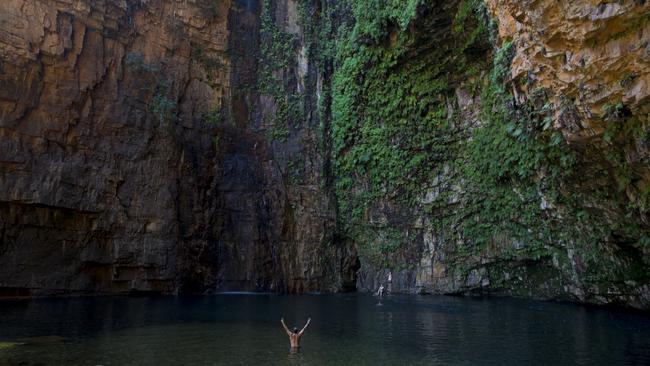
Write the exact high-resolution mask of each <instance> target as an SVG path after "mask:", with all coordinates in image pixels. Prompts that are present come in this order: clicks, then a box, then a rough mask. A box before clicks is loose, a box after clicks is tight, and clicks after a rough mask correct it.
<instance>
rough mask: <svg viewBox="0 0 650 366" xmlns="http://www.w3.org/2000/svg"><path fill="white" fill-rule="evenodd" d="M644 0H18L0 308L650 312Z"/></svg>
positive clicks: (4, 61)
mask: <svg viewBox="0 0 650 366" xmlns="http://www.w3.org/2000/svg"><path fill="white" fill-rule="evenodd" d="M649 41H650V4H647V3H646V2H645V1H621V2H611V3H607V2H601V1H591V0H583V1H550V0H549V1H545V0H543V1H525V2H522V1H508V0H487V1H479V0H462V1H461V0H458V1H424V0H404V1H402V0H400V1H397V0H391V1H360V0H359V1H356V0H344V1H334V0H303V1H298V0H133V1H128V0H127V1H125V0H7V1H3V2H2V3H1V4H0V266H1V267H2V269H1V270H0V296H37V295H49V294H76V293H93V294H94V293H123V292H159V293H206V292H213V291H278V292H291V293H301V292H312V291H327V292H331V291H341V290H354V289H355V288H357V289H359V290H373V289H376V288H377V287H378V286H379V284H380V283H385V282H386V276H387V275H388V273H389V272H391V273H392V277H393V282H392V284H391V285H392V290H393V291H398V292H407V293H443V294H496V295H514V296H523V297H533V298H542V299H557V300H570V301H579V302H587V303H596V304H617V305H624V306H631V307H636V308H642V309H647V308H650V227H649V226H648V217H647V209H648V199H649V198H648V197H649V196H648V193H649V192H650V189H649V187H650V171H648V167H649V165H648V157H649V155H648V142H647V141H648V133H647V129H648V127H647V123H648V118H649V114H648V113H650V106H649V104H648V92H649V90H650V84H649V83H650V72H649V71H648V70H650V68H648V63H649V62H650V49H649Z"/></svg>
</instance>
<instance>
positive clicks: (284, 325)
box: [280, 318, 291, 335]
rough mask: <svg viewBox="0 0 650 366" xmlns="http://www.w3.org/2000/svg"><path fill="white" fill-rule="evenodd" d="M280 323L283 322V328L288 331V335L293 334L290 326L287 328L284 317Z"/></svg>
mask: <svg viewBox="0 0 650 366" xmlns="http://www.w3.org/2000/svg"><path fill="white" fill-rule="evenodd" d="M280 323H282V328H284V331H285V332H287V334H288V335H291V331H290V330H289V328H287V325H286V324H284V318H282V319H280Z"/></svg>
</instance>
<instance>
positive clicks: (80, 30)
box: [0, 0, 354, 296]
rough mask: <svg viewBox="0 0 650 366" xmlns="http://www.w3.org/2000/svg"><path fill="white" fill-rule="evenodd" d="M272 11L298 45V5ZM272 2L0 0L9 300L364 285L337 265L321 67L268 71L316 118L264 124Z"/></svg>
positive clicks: (270, 108)
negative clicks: (265, 34)
mask: <svg viewBox="0 0 650 366" xmlns="http://www.w3.org/2000/svg"><path fill="white" fill-rule="evenodd" d="M272 5H273V8H272V9H270V8H269V9H266V11H267V14H266V16H267V17H268V18H269V19H268V21H269V22H270V25H272V26H273V27H276V28H277V29H278V30H277V31H278V32H280V31H282V32H284V33H286V34H290V35H291V37H292V38H291V40H290V41H291V43H290V44H289V45H288V46H287V47H288V48H287V52H290V53H291V56H293V54H294V52H295V54H296V55H301V53H300V50H301V47H304V46H303V43H304V40H303V36H302V33H303V32H302V29H301V27H300V26H299V25H298V24H297V14H296V13H295V12H296V3H295V2H293V1H288V2H287V1H284V2H282V1H281V2H278V4H277V5H276V4H275V3H274V4H272ZM267 6H270V5H267ZM262 10H263V9H262V5H261V3H260V2H258V1H253V0H249V1H235V2H231V1H209V0H197V1H175V0H154V1H123V0H105V1H91V0H88V1H66V0H61V1H58V0H51V1H50V0H46V1H41V0H11V1H3V2H2V4H0V151H1V153H0V263H1V264H2V268H3V269H2V271H0V290H1V291H0V292H1V294H2V295H9V296H15V295H19V296H22V295H43V294H59V293H102V292H132V291H144V292H149V291H151V292H162V293H174V292H179V291H180V292H204V291H215V290H216V291H219V290H260V291H265V290H273V291H289V292H304V291H320V290H330V291H332V290H335V289H339V288H342V287H344V286H346V284H345V282H346V281H347V283H350V282H351V283H354V278H353V277H351V276H353V275H354V271H353V270H350V269H343V263H344V262H345V261H344V260H343V258H347V257H348V252H347V251H348V250H351V249H349V248H344V247H341V246H336V245H334V244H331V243H332V235H333V234H332V233H333V230H332V227H333V225H334V222H335V220H334V217H335V213H334V206H333V201H332V199H331V195H330V194H329V193H328V189H327V185H326V184H325V182H324V178H323V166H324V164H325V160H326V159H327V157H326V156H325V155H324V154H323V153H322V152H321V150H319V144H318V143H317V141H318V140H319V135H318V129H317V128H316V126H318V125H319V124H320V122H319V121H318V119H317V118H318V116H317V115H316V114H315V113H314V106H313V105H312V103H313V101H312V99H313V97H314V96H315V95H316V91H315V88H316V78H317V75H319V74H320V73H319V71H318V70H317V69H316V68H315V64H314V63H313V62H311V61H309V60H301V63H300V64H298V63H297V62H293V61H292V62H291V63H290V64H286V65H282V66H281V67H277V68H273V69H272V70H271V72H272V73H273V75H274V76H275V77H277V78H278V80H279V82H280V84H281V86H282V88H284V87H286V88H287V91H289V90H290V91H291V92H292V93H293V94H295V95H296V97H295V99H296V100H297V101H298V102H299V103H297V104H299V105H296V107H295V108H296V109H300V112H301V115H304V116H306V117H305V118H304V120H300V121H297V120H290V119H289V117H288V116H285V118H284V119H283V120H281V119H280V118H277V121H274V120H271V119H270V118H269V117H272V116H274V115H276V114H277V105H276V104H277V103H276V101H274V100H273V99H272V97H269V96H268V95H267V94H264V93H262V92H260V91H258V90H259V89H260V88H258V84H259V81H258V68H259V67H260V63H259V61H258V60H259V59H260V55H261V53H262V52H261V50H260V34H261V32H260V24H261V21H260V19H261V18H260V15H261V14H262ZM270 12H272V13H270ZM268 25H269V24H267V26H268ZM285 29H286V31H285ZM289 32H290V33H289ZM293 59H294V58H293V57H292V60H293ZM282 91H283V92H284V89H282ZM310 98H311V99H310ZM303 99H304V101H303ZM274 127H276V130H273V128H274ZM272 130H273V131H272ZM277 130H280V133H275V134H273V133H271V132H275V131H277ZM350 256H351V258H354V253H353V251H352V252H350ZM348 262H350V261H348ZM350 263H352V265H353V263H354V260H352V261H351V262H350ZM348 267H349V266H348ZM346 271H347V272H346ZM344 272H345V273H344Z"/></svg>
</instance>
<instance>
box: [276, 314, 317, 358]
mask: <svg viewBox="0 0 650 366" xmlns="http://www.w3.org/2000/svg"><path fill="white" fill-rule="evenodd" d="M280 323H282V327H283V328H284V330H285V331H286V332H287V335H288V336H289V342H291V350H292V351H295V350H297V349H298V348H300V337H302V335H303V333H305V329H307V327H308V326H309V323H311V318H309V319H307V324H305V326H304V327H302V329H301V330H298V328H297V327H294V328H293V330H289V328H288V327H287V325H286V324H285V323H284V318H282V319H280Z"/></svg>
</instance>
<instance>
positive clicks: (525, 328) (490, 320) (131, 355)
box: [0, 293, 650, 366]
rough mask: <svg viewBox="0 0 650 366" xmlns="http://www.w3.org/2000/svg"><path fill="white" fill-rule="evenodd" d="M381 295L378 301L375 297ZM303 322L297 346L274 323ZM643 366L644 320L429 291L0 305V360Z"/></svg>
mask: <svg viewBox="0 0 650 366" xmlns="http://www.w3.org/2000/svg"><path fill="white" fill-rule="evenodd" d="M380 303H381V305H379V304H380ZM281 317H284V318H285V320H286V321H287V325H288V326H290V327H292V326H294V325H296V326H302V324H304V322H305V320H306V319H307V318H308V317H311V318H312V324H311V325H310V327H309V328H308V329H307V332H306V334H305V336H304V337H303V341H302V346H303V347H302V348H301V349H300V351H299V352H297V353H291V352H290V351H289V344H288V339H287V337H286V335H285V334H284V331H283V330H282V328H281V326H280V323H279V320H280V318H281ZM504 363H514V364H526V365H549V364H556V365H642V364H650V316H649V315H647V314H630V313H625V312H618V311H612V310H603V309H594V308H588V307H581V306H575V305H568V304H554V303H539V302H534V301H525V300H511V299H467V298H450V297H438V296H426V297H425V296H422V297H420V296H397V295H394V296H389V297H385V298H384V299H382V300H381V302H379V301H378V299H377V298H375V297H372V296H369V295H355V294H339V295H303V296H277V295H270V294H255V295H254V296H251V295H249V294H233V293H229V294H222V295H216V296H188V297H155V298H147V297H138V298H129V297H101V298H76V299H41V300H33V301H20V302H6V303H0V365H156V366H159V365H179V364H186V365H253V364H263V365H400V366H403V365H431V364H436V365H478V364H480V365H502V364H504Z"/></svg>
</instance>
